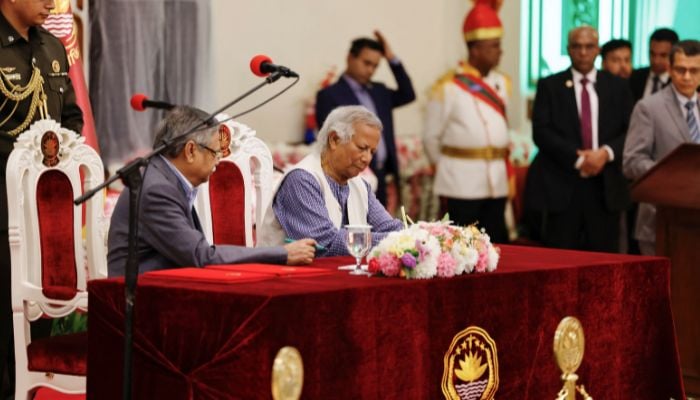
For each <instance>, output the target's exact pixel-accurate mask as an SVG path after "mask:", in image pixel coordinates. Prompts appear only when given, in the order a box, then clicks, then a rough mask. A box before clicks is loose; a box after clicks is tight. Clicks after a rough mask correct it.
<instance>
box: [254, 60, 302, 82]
mask: <svg viewBox="0 0 700 400" xmlns="http://www.w3.org/2000/svg"><path fill="white" fill-rule="evenodd" d="M250 70H251V71H252V72H253V73H254V74H255V75H257V76H259V77H266V76H267V75H269V74H271V73H275V72H277V73H279V74H280V75H281V76H284V77H287V78H298V77H299V74H297V73H296V72H294V71H292V70H291V69H289V68H287V67H285V66H283V65H275V64H273V63H272V60H271V59H270V57H268V56H266V55H263V54H258V55H257V56H255V57H253V58H252V59H251V60H250Z"/></svg>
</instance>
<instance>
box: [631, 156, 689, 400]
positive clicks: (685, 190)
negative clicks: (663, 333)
mask: <svg viewBox="0 0 700 400" xmlns="http://www.w3.org/2000/svg"><path fill="white" fill-rule="evenodd" d="M632 198H633V199H635V200H637V201H640V202H644V203H651V204H655V205H656V207H657V213H656V254H657V255H659V256H664V257H669V258H670V259H671V302H672V306H673V315H674V319H675V325H676V336H677V338H678V350H679V352H680V357H681V368H682V370H683V382H684V385H685V391H686V393H687V394H693V395H699V394H700V145H697V144H684V145H681V146H679V147H678V148H677V149H675V150H674V151H673V152H671V154H669V155H668V156H667V157H665V158H664V159H663V160H661V161H660V162H659V163H658V164H656V165H655V166H654V167H653V168H652V169H650V170H649V171H648V172H647V173H646V174H645V175H644V176H643V177H641V178H640V179H639V180H638V181H637V182H635V184H634V185H633V186H632Z"/></svg>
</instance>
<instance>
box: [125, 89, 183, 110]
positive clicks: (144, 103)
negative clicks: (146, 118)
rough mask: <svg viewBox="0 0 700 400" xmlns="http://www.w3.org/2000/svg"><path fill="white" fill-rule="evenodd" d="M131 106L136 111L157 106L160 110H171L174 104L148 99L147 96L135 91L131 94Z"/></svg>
mask: <svg viewBox="0 0 700 400" xmlns="http://www.w3.org/2000/svg"><path fill="white" fill-rule="evenodd" d="M130 103H131V108H133V109H134V110H136V111H145V110H146V108H157V109H160V110H172V109H173V108H174V107H175V106H174V105H173V104H170V103H166V102H164V101H155V100H148V96H146V95H145V94H143V93H136V94H135V95H133V96H131V101H130Z"/></svg>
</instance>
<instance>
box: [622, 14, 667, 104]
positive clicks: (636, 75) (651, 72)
mask: <svg viewBox="0 0 700 400" xmlns="http://www.w3.org/2000/svg"><path fill="white" fill-rule="evenodd" d="M677 42H678V34H676V32H674V31H672V30H671V29H668V28H661V29H657V30H655V31H654V33H652V34H651V38H650V39H649V66H648V67H645V68H639V69H636V70H634V72H632V76H631V77H630V87H631V88H632V94H633V95H634V102H635V103H636V102H637V101H639V100H640V99H641V98H642V97H645V96H648V95H650V94H653V93H656V92H657V91H659V90H661V89H663V88H665V87H666V86H668V84H669V83H671V78H670V76H669V68H670V61H669V56H670V55H671V48H672V47H673V45H674V44H676V43H677Z"/></svg>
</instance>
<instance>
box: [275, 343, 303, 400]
mask: <svg viewBox="0 0 700 400" xmlns="http://www.w3.org/2000/svg"><path fill="white" fill-rule="evenodd" d="M303 384H304V364H303V363H302V361H301V354H299V350H297V349H295V348H294V347H290V346H285V347H282V348H281V349H280V351H278V352H277V356H276V357H275V360H274V361H273V363H272V398H273V399H274V400H297V399H299V397H301V389H302V386H303Z"/></svg>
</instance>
